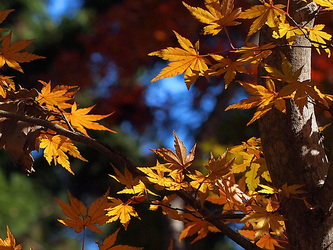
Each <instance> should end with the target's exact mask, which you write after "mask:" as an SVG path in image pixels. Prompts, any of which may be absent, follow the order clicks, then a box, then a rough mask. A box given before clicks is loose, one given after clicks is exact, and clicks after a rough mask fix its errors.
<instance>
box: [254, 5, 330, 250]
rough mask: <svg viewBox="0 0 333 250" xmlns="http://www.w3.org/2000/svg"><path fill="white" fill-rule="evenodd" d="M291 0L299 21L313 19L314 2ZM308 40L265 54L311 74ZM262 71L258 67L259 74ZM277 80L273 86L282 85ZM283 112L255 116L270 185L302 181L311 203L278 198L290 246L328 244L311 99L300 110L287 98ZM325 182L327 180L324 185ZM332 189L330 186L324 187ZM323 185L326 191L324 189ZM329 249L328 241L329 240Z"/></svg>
mask: <svg viewBox="0 0 333 250" xmlns="http://www.w3.org/2000/svg"><path fill="white" fill-rule="evenodd" d="M298 4H299V5H298ZM305 4H306V3H304V2H303V1H297V2H296V1H294V0H292V1H291V6H290V15H291V16H292V17H293V19H294V20H296V21H297V22H298V23H301V22H303V23H307V25H309V26H311V25H313V20H311V12H312V11H313V10H314V9H315V5H313V3H310V4H307V5H306V6H304V5H305ZM300 5H303V6H300ZM270 41H271V34H270V31H269V30H268V29H266V30H265V29H263V30H262V32H261V35H260V43H261V44H266V43H268V42H270ZM310 45H311V44H310V42H309V41H308V40H307V39H306V38H305V37H304V36H302V37H297V39H296V42H295V43H294V46H293V47H292V48H289V47H287V46H286V47H283V48H282V47H281V48H280V49H279V50H276V51H274V54H273V55H272V56H271V57H269V58H267V60H266V61H265V62H266V63H267V64H269V65H271V66H274V67H276V68H278V69H281V58H280V54H279V51H282V52H283V53H284V54H285V55H286V56H287V58H288V59H289V60H290V62H291V64H292V66H293V71H294V72H295V71H296V70H298V69H299V68H301V67H303V69H302V74H301V75H300V77H299V80H300V81H304V80H309V79H310V78H311V49H310V48H306V46H310ZM263 75H265V72H264V71H263V70H262V69H261V70H260V72H259V80H258V81H259V82H261V84H263V82H262V79H260V76H263ZM282 85H283V83H282V84H281V86H278V87H279V88H281V87H282ZM286 106H287V113H286V114H283V113H281V112H279V111H277V110H272V111H270V112H269V113H268V114H267V115H265V116H264V117H263V118H262V119H261V120H260V122H259V127H260V133H261V139H262V146H263V151H264V155H265V158H266V161H267V166H268V169H269V171H270V173H271V177H272V181H273V185H275V186H277V187H281V186H282V185H283V184H285V183H288V185H293V184H305V187H304V189H306V190H307V192H308V194H307V198H306V200H307V202H309V204H310V205H311V206H313V209H310V208H309V207H308V206H306V205H305V203H304V202H303V201H302V200H297V199H284V200H282V202H281V212H282V214H283V215H284V217H285V218H286V228H287V234H288V238H289V242H290V249H331V246H330V244H331V241H332V239H331V238H332V237H331V231H332V227H333V223H332V221H333V220H332V218H331V215H330V213H329V211H328V208H329V207H330V205H327V202H330V204H331V201H326V200H325V202H324V199H323V198H322V197H323V196H322V195H321V194H322V192H323V188H322V187H323V184H324V182H325V179H326V175H327V173H328V168H329V163H328V160H327V157H326V154H325V150H324V148H323V144H322V137H321V136H320V133H319V131H318V126H317V122H316V117H315V113H314V106H313V104H312V103H311V102H309V103H308V105H307V107H306V108H304V110H303V112H302V113H301V112H300V111H299V109H298V107H297V106H296V105H295V104H294V103H293V101H290V102H288V103H287V105H286ZM325 186H327V185H325ZM326 189H327V190H329V191H331V190H332V188H329V187H327V188H326ZM327 190H326V191H327ZM332 249H333V246H332Z"/></svg>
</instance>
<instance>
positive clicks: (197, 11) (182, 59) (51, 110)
mask: <svg viewBox="0 0 333 250" xmlns="http://www.w3.org/2000/svg"><path fill="white" fill-rule="evenodd" d="M315 2H316V3H317V4H318V5H319V6H321V8H322V9H321V10H322V11H323V12H325V13H326V12H328V11H329V10H332V9H333V5H332V3H331V2H330V1H322V0H316V1H315ZM204 4H205V8H201V7H195V6H190V5H188V4H187V3H185V2H183V5H184V8H186V9H187V10H188V11H189V12H190V13H191V14H192V15H193V17H194V18H195V19H197V20H198V21H199V22H201V23H202V24H203V30H202V31H203V34H204V35H212V36H217V35H219V34H220V33H222V32H223V33H225V34H226V35H227V38H228V43H229V45H230V49H229V50H227V51H223V52H212V53H207V54H201V53H200V46H199V41H197V42H195V43H192V42H191V41H190V40H189V39H187V38H185V37H183V36H182V35H181V34H179V33H177V31H174V34H175V36H176V38H177V41H178V43H179V47H167V48H165V49H161V50H158V51H155V52H151V53H150V54H149V55H150V56H157V57H160V58H162V59H163V60H166V61H169V63H168V65H167V66H166V67H165V68H163V69H162V71H161V72H160V73H159V74H158V75H157V76H156V77H155V78H154V79H152V81H157V80H159V79H162V78H167V77H173V76H176V75H180V74H184V81H185V83H186V86H187V88H188V89H190V88H191V86H192V85H193V84H194V83H195V81H196V80H197V79H198V78H199V77H205V78H207V79H208V80H209V79H210V78H211V77H220V78H223V79H224V82H225V88H228V87H229V86H230V85H231V84H239V85H240V86H241V87H243V88H244V89H245V90H246V92H248V93H249V97H248V98H246V99H244V100H242V101H240V102H238V103H235V104H232V105H230V106H229V107H228V108H227V110H230V109H252V108H255V109H256V110H255V113H254V115H253V117H252V119H251V120H250V121H249V122H248V124H251V123H253V122H255V121H257V120H258V119H260V118H262V117H263V116H265V115H266V114H267V112H268V111H270V110H271V109H277V110H279V111H280V112H282V113H285V112H286V100H293V101H294V102H295V103H296V105H297V106H298V107H299V110H301V112H302V110H303V108H304V106H306V105H307V102H308V100H309V99H311V100H312V102H313V103H316V104H317V105H318V107H321V108H323V109H325V110H329V109H330V108H331V105H332V100H333V96H332V95H330V94H325V93H323V92H322V90H321V87H320V85H319V83H316V82H313V81H311V80H305V81H300V80H299V75H300V74H301V71H302V68H300V69H299V70H297V71H296V72H293V70H292V66H291V63H290V62H289V61H288V59H287V57H286V56H285V55H284V54H283V53H281V54H280V58H281V61H282V65H281V67H280V68H279V69H277V68H275V67H273V66H271V65H268V64H266V63H263V62H262V61H263V59H264V58H267V57H269V56H270V55H271V53H272V51H273V50H274V49H276V48H277V47H279V46H291V45H292V44H293V43H294V41H295V38H296V36H304V37H306V38H307V39H308V40H309V41H310V42H311V44H312V46H313V47H314V48H315V50H316V51H317V52H318V53H322V52H324V53H325V54H326V55H327V56H328V57H329V56H330V53H331V52H330V47H331V46H330V44H328V43H327V41H329V40H330V39H331V35H330V34H328V33H326V32H325V31H323V29H324V27H325V26H324V24H316V25H315V26H314V27H313V28H308V27H302V26H300V25H298V24H297V22H295V21H294V20H293V19H292V17H291V16H290V15H289V13H288V10H289V6H288V5H282V4H275V3H274V2H273V1H271V0H270V1H260V2H258V4H256V5H253V6H252V7H250V8H249V9H246V10H242V9H241V8H240V7H236V8H235V7H234V2H233V0H223V1H220V0H205V1H204ZM10 12H12V10H7V11H2V12H0V21H1V22H2V21H4V20H5V18H6V17H7V15H8V14H10ZM243 22H251V24H250V26H249V27H250V28H249V31H248V33H247V36H246V38H245V40H244V45H243V46H242V47H240V48H236V47H235V46H234V45H233V41H232V40H231V38H230V36H229V33H228V32H229V31H230V30H232V29H233V28H234V26H237V25H241V24H242V23H243ZM263 26H268V27H269V28H270V29H271V30H272V37H273V38H274V39H275V42H274V43H268V44H263V45H260V46H259V45H257V44H255V43H253V42H250V39H251V38H252V37H253V36H254V35H255V34H256V33H257V32H258V31H260V30H261V29H262V27H263ZM0 32H1V33H2V34H3V36H2V37H1V40H0V41H1V54H0V67H5V65H7V66H8V67H10V68H13V69H15V70H17V71H19V72H21V73H23V69H22V68H21V65H20V64H21V63H24V62H30V61H32V60H36V59H41V58H43V57H41V56H37V55H34V54H31V53H28V52H22V50H23V49H25V48H26V47H27V46H28V45H29V44H30V43H31V42H32V40H29V41H18V42H15V43H13V44H12V42H11V39H12V36H11V33H10V32H9V33H8V32H7V31H6V30H4V29H1V30H0ZM249 67H252V68H253V67H255V68H257V67H262V69H263V70H265V71H266V72H267V77H266V78H265V81H264V83H265V84H264V85H258V84H257V83H253V82H248V81H246V80H243V81H238V80H237V81H235V78H236V76H237V75H239V74H241V75H249V74H250V73H249V72H250V71H249V70H248V69H249ZM251 72H252V71H251ZM0 78H1V81H0V95H1V97H0V116H1V118H0V132H1V135H0V145H1V146H2V147H3V148H5V150H6V151H7V152H8V154H9V156H10V157H11V159H12V160H13V162H14V163H15V164H18V165H21V166H22V169H23V171H24V172H26V173H27V174H29V173H31V172H33V171H34V168H33V161H34V159H33V157H32V156H31V152H32V151H34V150H36V151H39V150H43V156H44V157H45V159H46V161H47V162H48V163H49V164H50V165H51V164H54V165H60V166H62V167H63V168H65V169H66V170H67V171H68V172H70V173H71V174H73V175H74V174H75V173H74V172H73V170H72V169H71V164H70V157H74V158H77V159H80V160H82V161H86V159H85V158H84V156H82V155H81V153H80V152H79V150H78V148H77V146H76V145H75V144H74V142H76V141H77V142H84V143H86V144H88V145H90V146H92V147H94V148H96V149H97V150H101V151H102V152H104V153H106V152H111V153H114V151H113V150H112V149H110V148H109V147H107V146H105V145H102V144H99V143H98V142H96V141H95V140H94V139H92V138H91V137H89V135H88V132H87V130H105V131H109V132H112V133H113V132H114V131H113V130H111V129H109V128H107V127H106V126H104V125H102V124H100V123H99V122H100V121H101V120H102V119H104V118H106V117H108V116H110V115H111V114H104V115H97V114H91V113H90V112H91V111H92V110H93V108H94V106H91V107H86V108H79V104H77V102H76V101H75V94H76V93H77V91H79V88H78V87H77V86H66V85H57V86H55V87H53V86H52V84H51V81H49V82H45V81H42V80H41V81H39V83H38V84H37V85H36V86H37V87H36V88H34V89H30V90H27V89H25V88H22V87H21V86H20V85H18V84H15V83H14V80H13V77H11V76H3V75H0ZM244 79H246V77H244ZM277 86H280V87H277ZM173 136H174V149H167V148H159V149H152V152H154V153H155V154H156V156H157V157H158V158H159V159H157V160H156V164H155V165H154V166H143V167H135V166H134V165H133V164H132V163H131V162H129V161H128V160H127V159H125V160H124V162H125V164H124V166H121V168H120V167H119V166H113V169H114V174H113V175H111V176H110V180H113V181H116V182H118V183H120V184H121V185H122V186H123V189H121V190H119V191H118V192H117V194H120V195H121V196H119V197H113V196H110V193H109V190H108V191H107V192H106V193H105V194H104V195H103V196H102V197H100V198H98V199H97V200H95V201H94V202H92V204H90V207H89V209H88V208H87V206H86V205H85V204H84V203H83V202H82V201H80V200H79V199H77V198H75V197H73V196H72V194H71V193H70V191H68V196H69V203H66V202H64V201H61V200H59V199H58V198H56V200H57V202H58V203H59V205H60V207H61V209H62V211H63V213H64V215H65V216H66V217H67V218H65V219H59V220H58V221H59V222H60V223H62V224H63V225H64V226H66V227H70V228H73V229H74V230H75V232H76V233H81V232H82V231H83V232H84V234H85V231H86V229H89V230H91V231H94V232H97V233H103V231H102V230H101V229H100V226H102V225H104V224H107V223H113V222H116V221H118V222H120V224H121V225H122V227H123V228H124V229H125V230H127V229H128V227H129V225H130V222H131V221H132V220H140V219H141V218H140V214H139V212H138V210H137V208H138V207H139V206H141V205H147V204H148V207H149V210H152V211H156V210H160V211H161V212H162V213H163V214H164V215H166V216H168V217H170V218H171V219H173V220H178V221H182V222H183V223H184V228H183V231H182V232H181V234H180V237H179V241H181V240H182V239H184V238H187V237H189V238H191V243H195V242H196V241H198V240H200V239H202V238H204V237H206V236H207V234H208V233H221V232H222V233H225V231H224V230H225V227H228V224H230V223H242V225H243V227H242V228H241V229H239V230H238V231H237V233H236V232H234V231H233V233H234V234H237V235H238V236H239V237H240V238H242V239H243V240H245V241H246V242H248V244H249V245H253V246H257V247H260V248H265V249H275V248H280V247H287V246H288V235H287V234H286V228H285V218H284V217H283V216H282V215H281V213H280V204H281V200H283V199H298V200H303V201H304V206H307V207H308V209H312V208H311V206H310V205H309V202H308V197H307V193H306V191H304V190H303V185H302V183H285V184H284V185H282V186H281V187H274V186H273V185H272V184H271V182H272V181H271V177H270V174H269V171H268V170H267V166H266V162H265V155H264V154H263V151H262V147H261V140H260V138H254V137H252V138H250V139H248V140H247V141H246V142H243V143H242V144H241V145H236V146H233V147H230V148H229V149H228V150H227V151H226V152H225V153H223V154H221V155H215V154H214V153H213V152H211V153H210V155H209V158H208V161H207V162H206V163H204V164H202V165H201V166H198V164H194V160H195V156H196V145H194V146H193V147H192V148H191V149H190V150H188V149H187V148H186V147H185V146H184V143H183V142H182V141H181V139H180V138H179V137H178V136H177V134H176V132H174V135H173ZM108 150H109V151H108ZM118 156H119V155H118ZM120 157H121V156H120ZM124 197H125V198H124ZM176 197H180V198H182V199H183V200H184V201H185V202H186V205H184V206H182V207H175V206H174V205H172V201H173V200H174V199H175V198H176ZM212 204H214V210H209V208H210V207H211V205H212ZM119 230H120V229H117V230H116V231H115V232H114V233H113V234H112V235H110V236H108V237H106V238H105V240H104V242H103V243H100V242H97V245H98V247H99V249H120V248H121V249H142V248H140V247H130V246H125V245H118V246H117V245H115V241H116V238H117V234H118V232H119ZM233 233H230V235H231V234H233ZM230 235H228V236H230ZM244 237H245V238H246V239H245V238H244ZM240 238H237V236H235V237H234V240H235V239H236V240H235V241H236V242H237V243H239V244H241V243H240V241H241V240H239V241H237V239H240ZM243 244H247V243H243ZM82 245H83V248H84V240H83V244H82ZM0 246H10V247H11V249H21V245H17V246H16V242H15V239H14V237H13V235H12V234H11V232H10V230H9V228H8V227H7V238H6V239H5V240H1V241H0ZM171 248H172V244H170V249H171Z"/></svg>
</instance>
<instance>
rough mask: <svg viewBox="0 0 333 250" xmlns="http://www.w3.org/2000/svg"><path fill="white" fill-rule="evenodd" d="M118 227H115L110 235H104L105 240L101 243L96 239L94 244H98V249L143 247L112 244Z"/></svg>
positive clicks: (115, 249) (128, 249)
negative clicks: (115, 229)
mask: <svg viewBox="0 0 333 250" xmlns="http://www.w3.org/2000/svg"><path fill="white" fill-rule="evenodd" d="M119 230H120V228H118V229H117V231H115V232H114V233H113V234H111V235H110V236H108V237H106V238H105V240H104V241H103V244H101V243H99V242H98V241H96V244H97V245H98V249H99V250H112V249H114V250H120V249H122V250H141V249H143V247H132V246H127V245H114V244H115V243H116V239H117V236H118V233H119Z"/></svg>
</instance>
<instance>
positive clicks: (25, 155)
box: [0, 89, 46, 174]
mask: <svg viewBox="0 0 333 250" xmlns="http://www.w3.org/2000/svg"><path fill="white" fill-rule="evenodd" d="M36 96H37V91H36V90H34V89H32V90H26V89H20V90H19V91H17V92H12V91H9V92H7V97H6V99H2V98H0V99H2V100H0V109H1V110H3V111H7V112H10V113H13V114H18V115H26V116H30V117H38V118H45V117H46V115H45V113H44V110H43V109H42V108H39V107H36V105H35V102H34V99H35V98H36ZM41 130H42V127H41V126H38V125H33V124H31V123H27V122H23V121H19V120H18V119H17V118H5V117H1V118H0V148H2V147H4V148H5V149H6V151H7V152H8V154H9V156H10V158H11V159H12V161H13V163H14V164H19V165H21V166H22V170H23V171H24V172H26V173H27V174H29V173H31V172H33V171H34V169H33V167H32V165H33V157H32V156H31V152H32V151H33V150H38V143H36V140H37V138H38V136H39V134H40V132H41Z"/></svg>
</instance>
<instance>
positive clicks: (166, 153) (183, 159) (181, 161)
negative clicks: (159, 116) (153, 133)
mask: <svg viewBox="0 0 333 250" xmlns="http://www.w3.org/2000/svg"><path fill="white" fill-rule="evenodd" d="M173 135H174V137H175V140H174V142H175V152H174V151H172V150H171V149H166V148H160V149H151V150H152V151H153V152H154V153H155V154H157V155H159V156H161V157H162V158H163V159H164V160H166V161H167V162H168V163H171V164H172V167H174V168H176V169H179V170H183V169H185V168H188V167H189V166H190V165H191V164H192V161H193V160H194V154H195V148H196V145H194V146H193V148H192V149H191V151H190V153H189V154H187V149H186V147H185V146H184V143H183V142H182V141H181V140H180V139H179V137H178V136H177V134H176V132H175V131H173Z"/></svg>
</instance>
